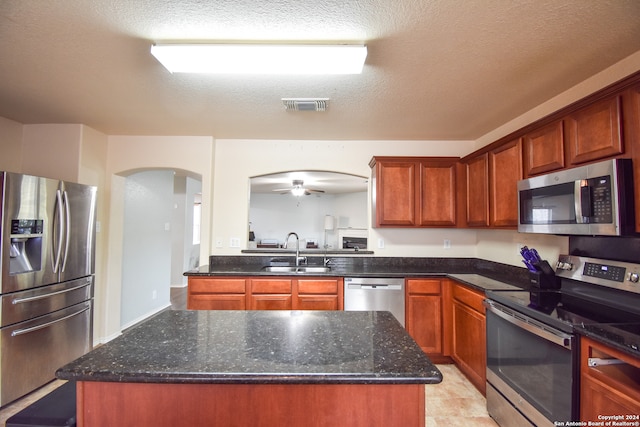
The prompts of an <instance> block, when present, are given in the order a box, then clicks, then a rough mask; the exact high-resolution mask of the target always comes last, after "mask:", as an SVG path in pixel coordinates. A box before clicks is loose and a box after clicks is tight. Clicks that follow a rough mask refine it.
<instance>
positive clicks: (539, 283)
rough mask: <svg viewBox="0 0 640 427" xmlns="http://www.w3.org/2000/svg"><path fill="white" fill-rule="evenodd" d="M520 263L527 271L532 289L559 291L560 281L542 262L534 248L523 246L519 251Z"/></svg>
mask: <svg viewBox="0 0 640 427" xmlns="http://www.w3.org/2000/svg"><path fill="white" fill-rule="evenodd" d="M520 255H522V258H523V260H522V262H523V263H524V264H525V265H526V266H527V270H529V278H530V279H529V281H530V283H531V286H532V287H533V288H537V289H559V288H560V281H559V280H558V278H557V277H556V273H555V271H553V268H551V266H550V265H549V263H548V262H547V261H546V260H543V259H542V258H541V257H540V255H539V254H538V251H536V250H535V249H534V248H531V249H529V248H528V247H526V246H523V247H522V248H521V249H520Z"/></svg>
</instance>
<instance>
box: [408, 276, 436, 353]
mask: <svg viewBox="0 0 640 427" xmlns="http://www.w3.org/2000/svg"><path fill="white" fill-rule="evenodd" d="M405 324H406V329H407V332H408V333H409V335H411V337H412V338H413V339H414V340H415V341H416V343H418V345H419V346H420V348H421V349H422V351H424V352H425V353H427V354H429V355H430V356H434V355H435V356H438V355H442V354H443V345H442V296H441V282H440V280H439V279H407V297H406V310H405Z"/></svg>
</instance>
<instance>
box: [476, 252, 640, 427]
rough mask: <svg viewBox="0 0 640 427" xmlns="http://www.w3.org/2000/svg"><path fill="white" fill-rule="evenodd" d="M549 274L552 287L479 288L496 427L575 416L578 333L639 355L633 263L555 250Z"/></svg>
mask: <svg viewBox="0 0 640 427" xmlns="http://www.w3.org/2000/svg"><path fill="white" fill-rule="evenodd" d="M555 275H556V276H557V277H558V280H559V285H560V286H559V289H540V288H537V287H533V288H531V289H530V290H529V291H526V290H522V291H487V300H486V301H485V304H486V307H487V409H488V411H489V413H490V415H491V416H492V417H493V418H494V419H495V420H496V421H497V422H498V423H499V424H500V426H501V427H511V426H518V427H520V426H553V425H554V422H566V421H569V420H578V419H579V411H580V408H579V364H578V358H579V339H578V334H580V333H588V334H592V335H595V336H597V337H598V338H600V339H601V340H603V341H605V342H606V343H607V344H609V345H611V346H613V347H615V348H617V349H620V350H622V351H625V352H627V353H629V354H631V355H633V356H635V357H638V358H640V283H639V280H640V264H632V263H625V262H618V261H609V260H602V259H595V258H586V257H578V256H569V255H562V256H560V258H559V261H558V264H557V266H556V271H555ZM556 425H557V424H556Z"/></svg>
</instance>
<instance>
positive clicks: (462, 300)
mask: <svg viewBox="0 0 640 427" xmlns="http://www.w3.org/2000/svg"><path fill="white" fill-rule="evenodd" d="M484 298H485V296H484V292H480V291H475V290H472V289H471V288H469V287H467V286H464V285H461V284H458V283H452V285H451V301H452V313H451V314H452V340H451V358H452V359H453V360H454V362H455V363H456V365H457V366H458V369H460V371H462V373H464V374H465V376H466V377H467V378H468V379H469V381H471V383H472V384H473V385H474V386H476V388H477V389H478V390H480V392H482V394H485V390H486V380H487V374H486V370H487V360H486V359H487V344H486V330H485V325H486V317H485V310H484V306H483V305H482V301H483V300H484Z"/></svg>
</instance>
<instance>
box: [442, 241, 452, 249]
mask: <svg viewBox="0 0 640 427" xmlns="http://www.w3.org/2000/svg"><path fill="white" fill-rule="evenodd" d="M442 246H443V247H444V248H445V249H451V240H449V239H444V243H443V245H442Z"/></svg>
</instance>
